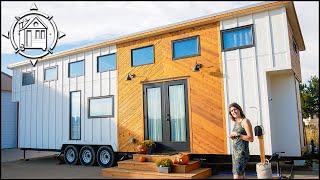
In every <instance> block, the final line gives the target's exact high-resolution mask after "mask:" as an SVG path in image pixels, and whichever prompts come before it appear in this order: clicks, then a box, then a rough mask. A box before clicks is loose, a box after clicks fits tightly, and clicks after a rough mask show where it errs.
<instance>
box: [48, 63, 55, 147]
mask: <svg viewBox="0 0 320 180" xmlns="http://www.w3.org/2000/svg"><path fill="white" fill-rule="evenodd" d="M49 64H50V67H52V66H55V65H56V62H55V60H51V61H50V62H49ZM55 103H56V81H49V118H48V120H49V123H48V125H49V127H48V129H49V149H54V148H55V139H56V132H55V128H56V127H55V126H56V123H55V122H56V113H55V111H56V109H55Z"/></svg>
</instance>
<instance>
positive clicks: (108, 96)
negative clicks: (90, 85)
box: [87, 95, 114, 119]
mask: <svg viewBox="0 0 320 180" xmlns="http://www.w3.org/2000/svg"><path fill="white" fill-rule="evenodd" d="M104 98H111V99H112V114H111V115H101V116H91V114H90V101H91V100H94V99H104ZM87 110H88V119H93V118H113V117H114V95H106V96H95V97H88V109H87Z"/></svg>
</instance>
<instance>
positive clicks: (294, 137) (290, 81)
mask: <svg viewBox="0 0 320 180" xmlns="http://www.w3.org/2000/svg"><path fill="white" fill-rule="evenodd" d="M268 78H270V81H269V82H270V84H269V86H270V89H271V91H270V98H272V100H270V102H269V103H270V117H271V118H270V128H271V131H272V134H271V139H272V150H273V152H282V151H283V152H286V155H289V156H301V144H300V129H299V128H300V125H299V121H298V119H299V118H298V111H297V108H298V106H297V94H296V84H295V83H296V82H295V81H296V79H295V77H294V75H293V72H292V71H285V72H279V73H271V74H270V75H269V76H268Z"/></svg>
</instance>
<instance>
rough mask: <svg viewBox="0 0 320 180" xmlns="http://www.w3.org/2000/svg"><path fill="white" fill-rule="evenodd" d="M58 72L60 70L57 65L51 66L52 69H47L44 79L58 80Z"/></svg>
mask: <svg viewBox="0 0 320 180" xmlns="http://www.w3.org/2000/svg"><path fill="white" fill-rule="evenodd" d="M57 72H58V70H57V67H54V68H50V69H45V72H44V79H45V80H46V81H50V80H56V79H57V78H58V73H57Z"/></svg>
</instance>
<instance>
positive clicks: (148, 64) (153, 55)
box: [131, 44, 155, 67]
mask: <svg viewBox="0 0 320 180" xmlns="http://www.w3.org/2000/svg"><path fill="white" fill-rule="evenodd" d="M151 46H152V47H153V60H152V63H147V64H140V65H136V66H134V65H133V55H132V54H133V50H138V49H143V48H147V47H151ZM154 62H155V48H154V44H152V45H147V46H142V47H138V48H134V49H131V67H138V66H143V65H150V64H154Z"/></svg>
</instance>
